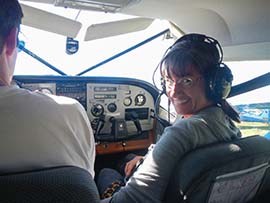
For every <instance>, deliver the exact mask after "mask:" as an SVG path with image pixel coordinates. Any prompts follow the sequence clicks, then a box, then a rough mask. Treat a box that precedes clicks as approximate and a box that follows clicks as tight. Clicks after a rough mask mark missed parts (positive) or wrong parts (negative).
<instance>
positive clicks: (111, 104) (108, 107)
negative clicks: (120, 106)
mask: <svg viewBox="0 0 270 203" xmlns="http://www.w3.org/2000/svg"><path fill="white" fill-rule="evenodd" d="M107 109H108V111H109V112H111V113H113V112H115V111H116V110H117V106H116V104H115V103H110V104H109V105H108V106H107Z"/></svg>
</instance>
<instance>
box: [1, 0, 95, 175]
mask: <svg viewBox="0 0 270 203" xmlns="http://www.w3.org/2000/svg"><path fill="white" fill-rule="evenodd" d="M0 4H1V8H0V21H1V25H0V54H1V57H0V112H1V114H0V139H1V142H0V172H14V171H22V170H31V169H39V168H44V167H54V166H63V165H73V166H78V167H81V168H84V169H87V170H88V171H89V172H90V173H91V175H92V176H94V159H95V142H94V137H93V132H92V129H91V125H90V122H89V120H88V118H87V114H86V112H85V110H84V108H83V107H82V105H81V104H80V103H79V102H78V101H76V100H74V99H71V98H67V97H59V96H54V95H45V94H43V93H40V92H31V91H29V90H24V89H21V88H19V87H17V86H16V85H14V86H13V85H11V79H12V76H13V72H14V66H15V61H16V57H17V47H16V46H17V44H18V31H19V26H20V22H21V18H22V11H21V8H20V5H19V3H18V1H17V0H0Z"/></svg>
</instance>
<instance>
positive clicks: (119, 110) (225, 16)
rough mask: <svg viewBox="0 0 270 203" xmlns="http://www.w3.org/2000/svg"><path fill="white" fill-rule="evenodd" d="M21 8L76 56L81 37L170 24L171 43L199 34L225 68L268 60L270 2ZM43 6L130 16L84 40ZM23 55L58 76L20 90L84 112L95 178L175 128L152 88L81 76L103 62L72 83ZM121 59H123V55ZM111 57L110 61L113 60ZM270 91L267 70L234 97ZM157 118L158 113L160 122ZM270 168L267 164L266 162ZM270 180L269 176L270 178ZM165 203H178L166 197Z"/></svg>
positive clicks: (78, 1) (58, 3)
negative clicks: (212, 43) (214, 44)
mask: <svg viewBox="0 0 270 203" xmlns="http://www.w3.org/2000/svg"><path fill="white" fill-rule="evenodd" d="M19 2H20V4H21V5H22V8H23V12H24V18H23V22H22V24H23V25H25V26H29V27H33V28H36V29H40V30H44V31H47V32H51V33H55V34H57V35H62V36H65V37H68V38H69V39H70V46H71V49H70V51H71V52H72V49H73V48H74V46H75V49H76V45H74V44H73V43H75V44H76V42H75V41H76V39H78V36H83V39H82V40H84V41H86V42H87V41H91V40H97V39H103V38H107V37H112V36H117V35H124V34H126V33H131V32H137V31H143V30H145V29H146V28H147V27H149V26H150V25H151V23H152V22H153V21H154V20H155V19H159V20H166V21H168V25H169V26H168V28H167V30H165V31H164V32H162V35H165V34H169V35H170V36H171V37H173V38H174V39H177V38H179V37H181V36H182V35H184V34H188V33H202V34H205V35H208V36H212V37H214V38H215V39H217V40H218V41H219V42H220V43H221V45H222V47H223V50H224V60H225V61H269V60H270V1H269V0H237V1H234V0H220V1H217V0H205V1H201V0H189V1H185V0H166V1H165V0H20V1H19ZM44 4H46V5H51V6H54V7H63V8H66V9H67V11H68V9H76V10H78V11H81V12H92V11H94V12H104V13H120V14H127V15H130V16H133V17H132V18H130V19H125V20H118V21H110V22H105V23H96V24H92V25H89V27H88V28H87V29H86V31H85V33H83V34H82V35H79V33H81V32H83V31H84V30H82V29H81V28H82V24H81V22H80V21H77V20H74V19H71V18H67V17H64V16H61V15H58V14H56V13H51V12H48V11H45V10H42V8H41V6H42V5H44ZM78 15H79V14H78ZM74 40H75V41H74ZM22 51H24V52H25V53H27V54H28V55H30V56H32V57H33V58H35V59H37V60H38V61H39V62H41V63H43V64H45V65H47V66H48V67H49V68H51V69H52V70H54V71H55V72H57V73H58V75H53V76H51V75H41V76H35V75H15V76H14V82H15V83H16V84H17V85H18V86H19V87H21V88H26V89H29V90H31V91H42V92H44V93H48V94H55V95H62V96H68V97H72V98H75V99H77V100H78V101H79V102H80V103H81V104H82V105H83V107H84V108H85V110H86V112H87V115H88V118H89V120H90V122H91V125H92V128H93V130H94V136H95V141H96V152H97V160H96V171H99V170H100V168H102V167H104V166H109V167H115V163H116V161H115V160H118V159H120V158H122V157H124V156H125V155H126V154H127V153H130V152H133V153H138V154H141V155H144V154H145V152H146V151H147V148H148V147H149V146H150V145H151V144H153V143H155V142H156V141H157V140H158V138H159V136H160V134H161V133H162V131H163V129H164V127H165V126H167V125H169V124H170V121H168V117H170V116H171V117H174V115H173V114H171V113H170V111H169V110H168V109H164V108H163V107H159V106H157V105H158V102H159V99H160V98H159V93H160V90H159V89H158V88H156V87H155V86H154V84H151V82H149V81H144V80H141V79H140V78H124V77H117V75H116V76H115V77H105V76H104V77H96V76H83V75H84V73H86V72H90V71H91V70H92V69H95V68H98V67H99V66H101V65H102V63H101V64H99V65H97V67H95V66H93V67H92V68H89V69H86V70H85V71H82V72H80V73H78V74H77V75H76V76H68V75H66V74H65V73H64V72H63V71H64V70H63V71H62V70H59V69H57V68H55V67H54V66H52V65H51V64H49V63H48V62H46V61H45V60H43V59H42V58H40V57H39V56H37V55H35V53H33V52H31V50H29V49H27V46H26V47H22ZM75 52H76V51H75ZM122 54H124V53H119V55H122ZM117 57H118V56H117ZM114 58H115V57H114V56H113V57H112V58H110V59H109V60H113V59H114ZM157 63H158V62H157ZM269 70H270V67H269ZM131 71H132V70H131ZM244 71H245V70H243V72H244ZM243 74H244V73H243ZM269 84H270V71H269V72H265V73H264V74H262V75H259V76H257V77H254V78H252V79H251V80H249V81H245V82H243V83H241V84H237V85H235V86H233V87H232V90H231V93H230V95H229V97H234V96H237V95H241V94H243V93H246V92H250V91H253V90H256V89H259V88H264V87H268V86H269ZM269 101H270V100H269ZM269 108H270V107H269ZM168 111H169V112H168ZM156 114H159V117H158V118H157V116H156ZM269 131H270V129H269ZM263 149H264V148H263ZM267 153H270V152H267ZM269 159H270V158H269ZM267 161H268V163H269V160H267ZM262 167H264V165H263V166H262ZM267 167H268V165H267ZM267 167H266V168H264V169H265V170H266V169H267ZM256 169H257V168H256ZM269 174H270V172H269V169H268V176H269ZM268 179H269V180H270V178H268ZM269 180H266V181H265V182H266V185H267V184H268V185H267V187H266V189H263V191H262V194H263V200H265V199H267V193H269V191H270V181H269ZM268 186H269V187H268ZM168 194H169V193H168ZM192 194H193V193H192ZM171 195H172V196H173V194H171ZM164 202H173V201H172V200H171V199H170V198H169V200H168V199H167V200H166V201H164ZM195 202H196V201H195Z"/></svg>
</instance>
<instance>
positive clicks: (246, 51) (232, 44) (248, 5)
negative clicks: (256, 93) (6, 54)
mask: <svg viewBox="0 0 270 203" xmlns="http://www.w3.org/2000/svg"><path fill="white" fill-rule="evenodd" d="M25 1H29V0H21V1H20V3H22V4H23V2H25ZM30 1H31V2H39V3H47V4H52V5H55V2H56V1H59V0H30ZM74 1H77V0H74ZM119 1H120V0H119ZM28 5H29V4H28ZM75 7H76V6H75ZM23 10H24V13H25V17H26V18H25V19H24V21H23V23H24V24H25V25H29V26H33V27H36V28H39V29H44V30H47V31H50V32H55V33H58V34H62V35H65V36H70V37H76V35H77V34H78V32H79V30H80V27H81V24H80V23H79V22H77V21H74V20H71V19H67V18H64V17H61V16H56V15H55V14H54V16H53V17H49V16H50V14H49V13H47V12H46V13H43V15H39V14H37V13H36V12H37V10H35V9H31V7H28V6H24V7H23ZM119 13H123V14H128V15H134V16H138V17H142V18H138V19H140V21H139V20H138V24H139V23H141V25H140V26H137V28H136V27H135V28H134V20H133V22H132V23H130V24H129V23H128V22H125V23H123V22H122V24H121V23H120V22H119V23H117V22H114V24H112V25H111V26H109V25H108V24H106V23H105V24H104V26H107V27H109V28H110V29H107V33H106V35H107V36H113V35H116V34H118V33H117V32H116V33H115V30H118V29H119V30H121V32H119V34H122V33H128V32H133V31H136V29H137V30H141V29H144V28H146V27H147V25H148V24H147V23H148V22H150V21H151V20H149V21H147V20H146V19H147V18H149V19H165V20H168V21H170V22H171V23H173V24H174V25H175V26H177V27H178V30H180V31H181V32H182V33H194V32H197V33H203V34H206V35H209V36H212V37H214V38H216V39H218V40H219V41H220V42H221V44H222V46H223V47H224V53H225V56H224V58H225V60H230V61H232V60H233V61H235V60H270V1H269V0H237V1H235V0H204V1H201V0H188V1H187V0H166V1H164V0H141V1H137V2H136V3H134V4H132V5H130V6H128V7H125V8H122V9H120V10H119ZM37 16H39V17H37ZM37 19H38V20H37ZM52 19H54V20H52ZM142 19H144V20H143V21H142ZM51 22H54V23H51ZM131 24H132V25H131ZM112 26H115V29H111V27H112ZM90 27H91V26H90ZM90 27H89V29H88V31H87V33H86V35H85V36H86V37H85V40H92V39H96V38H97V37H98V36H100V37H101V38H102V37H106V36H101V33H102V32H100V31H101V30H102V29H103V27H102V25H99V26H97V25H96V26H94V27H95V29H90ZM97 27H98V28H100V29H97ZM104 29H106V27H104ZM110 30H111V33H110ZM87 36H88V38H87ZM89 36H95V37H94V38H92V39H91V37H90V38H89Z"/></svg>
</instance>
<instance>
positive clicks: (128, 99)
mask: <svg viewBox="0 0 270 203" xmlns="http://www.w3.org/2000/svg"><path fill="white" fill-rule="evenodd" d="M123 103H124V105H125V106H130V105H131V104H132V99H131V98H130V97H126V98H125V99H124V101H123Z"/></svg>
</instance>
